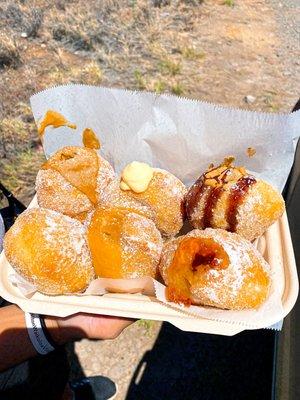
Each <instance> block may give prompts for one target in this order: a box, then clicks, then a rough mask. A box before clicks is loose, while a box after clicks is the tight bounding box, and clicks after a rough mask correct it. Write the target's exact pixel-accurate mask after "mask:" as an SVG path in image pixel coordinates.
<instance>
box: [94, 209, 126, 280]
mask: <svg viewBox="0 0 300 400" xmlns="http://www.w3.org/2000/svg"><path fill="white" fill-rule="evenodd" d="M130 211H133V210H130V209H126V208H116V207H114V208H109V207H107V208H106V207H99V208H97V209H96V211H95V212H94V215H93V217H92V219H91V222H90V225H89V227H88V233H87V237H88V244H89V247H90V251H91V256H92V261H93V265H94V269H95V273H96V275H97V276H98V277H101V278H115V279H118V278H123V274H122V269H121V268H122V247H121V235H122V232H123V231H124V224H125V223H126V216H127V214H128V212H130Z"/></svg>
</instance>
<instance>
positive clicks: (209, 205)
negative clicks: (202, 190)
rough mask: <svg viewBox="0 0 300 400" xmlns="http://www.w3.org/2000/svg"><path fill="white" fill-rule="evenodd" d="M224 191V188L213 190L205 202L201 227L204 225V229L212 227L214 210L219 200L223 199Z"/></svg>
mask: <svg viewBox="0 0 300 400" xmlns="http://www.w3.org/2000/svg"><path fill="white" fill-rule="evenodd" d="M223 191H224V189H223V187H222V186H220V187H216V188H211V190H210V192H209V195H208V197H207V199H206V202H205V207H204V211H203V217H202V220H201V225H202V228H203V229H205V228H209V227H210V226H211V224H212V218H213V213H214V209H215V207H216V205H217V202H218V200H219V198H220V197H221V194H222V193H223Z"/></svg>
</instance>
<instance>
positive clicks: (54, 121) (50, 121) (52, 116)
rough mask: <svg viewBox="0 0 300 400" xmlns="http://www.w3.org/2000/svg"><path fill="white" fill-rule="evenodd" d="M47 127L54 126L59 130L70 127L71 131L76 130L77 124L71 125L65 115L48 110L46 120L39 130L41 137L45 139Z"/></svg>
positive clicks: (42, 122)
mask: <svg viewBox="0 0 300 400" xmlns="http://www.w3.org/2000/svg"><path fill="white" fill-rule="evenodd" d="M47 126H53V127H54V128H59V127H60V126H68V127H69V128H71V129H76V125H75V124H70V123H69V122H68V121H67V120H66V118H65V117H64V116H63V115H61V114H60V113H58V112H57V111H53V110H48V111H47V112H46V114H45V117H44V119H43V120H42V121H41V123H40V126H39V128H38V134H39V135H40V137H43V135H44V133H45V129H46V128H47Z"/></svg>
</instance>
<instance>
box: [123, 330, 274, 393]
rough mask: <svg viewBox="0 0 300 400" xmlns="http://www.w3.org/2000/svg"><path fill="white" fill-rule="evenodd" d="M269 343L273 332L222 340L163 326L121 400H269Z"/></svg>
mask: <svg viewBox="0 0 300 400" xmlns="http://www.w3.org/2000/svg"><path fill="white" fill-rule="evenodd" d="M274 340H275V333H274V331H267V330H258V331H245V332H243V333H241V334H239V335H236V336H233V337H223V336H217V335H205V334H196V333H189V332H182V331H180V330H178V329H177V328H175V327H174V326H172V325H170V324H168V323H164V324H163V325H162V329H161V331H160V333H159V336H158V338H157V341H156V343H155V345H154V347H153V349H152V350H151V351H148V352H147V353H146V354H145V356H144V357H143V358H142V360H141V362H140V364H139V365H138V367H137V368H136V370H135V373H134V376H133V378H132V381H131V384H130V386H129V389H128V392H127V396H126V400H136V399H139V400H141V399H145V400H162V399H172V400H179V399H180V400H196V399H197V400H199V399H201V400H208V399H209V400H223V399H232V400H233V399H234V400H236V399H239V400H244V399H245V400H247V399H249V400H254V399H260V400H264V399H270V398H271V391H272V387H271V386H272V385H271V382H272V369H273V346H274Z"/></svg>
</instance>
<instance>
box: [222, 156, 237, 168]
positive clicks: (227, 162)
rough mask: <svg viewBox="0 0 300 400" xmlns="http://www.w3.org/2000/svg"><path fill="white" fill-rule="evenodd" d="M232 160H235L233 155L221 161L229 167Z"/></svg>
mask: <svg viewBox="0 0 300 400" xmlns="http://www.w3.org/2000/svg"><path fill="white" fill-rule="evenodd" d="M234 160H235V157H233V156H228V157H225V158H224V161H223V164H224V165H226V166H228V167H230V166H231V164H232V163H233V162H234Z"/></svg>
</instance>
